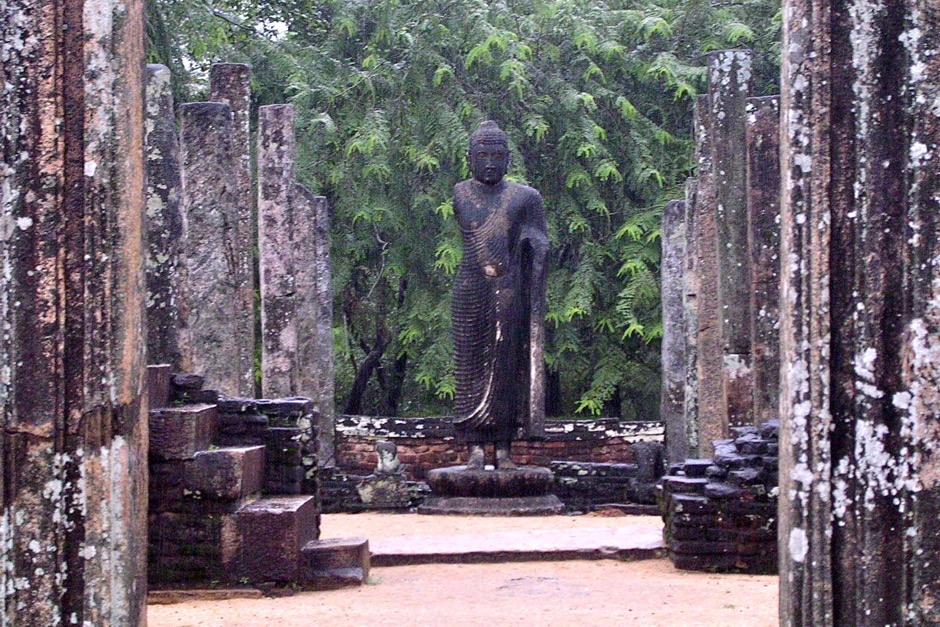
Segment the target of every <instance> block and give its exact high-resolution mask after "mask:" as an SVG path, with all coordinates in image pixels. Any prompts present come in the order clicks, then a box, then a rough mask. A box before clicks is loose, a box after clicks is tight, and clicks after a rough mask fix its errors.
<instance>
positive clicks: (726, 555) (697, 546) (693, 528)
mask: <svg viewBox="0 0 940 627" xmlns="http://www.w3.org/2000/svg"><path fill="white" fill-rule="evenodd" d="M778 432H779V422H778V421H775V420H774V421H768V422H766V423H764V425H762V426H761V427H760V428H756V427H733V428H732V433H734V435H735V437H734V439H728V440H718V441H716V442H714V449H715V456H714V458H712V459H687V460H686V461H685V462H684V463H681V464H675V465H673V466H671V467H670V469H669V473H668V474H667V475H666V476H665V477H663V479H662V482H661V484H660V488H659V499H660V509H661V512H662V516H663V521H664V522H665V526H664V528H663V539H664V541H665V544H666V548H667V550H668V551H669V559H670V560H672V562H673V564H675V565H676V567H677V568H681V569H684V570H706V571H713V572H744V573H768V574H769V573H776V572H777V492H778V489H777V467H778V446H779V445H778Z"/></svg>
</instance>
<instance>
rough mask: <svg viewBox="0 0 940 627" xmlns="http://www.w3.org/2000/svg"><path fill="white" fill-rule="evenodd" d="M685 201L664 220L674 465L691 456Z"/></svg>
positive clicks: (667, 405)
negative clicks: (687, 422)
mask: <svg viewBox="0 0 940 627" xmlns="http://www.w3.org/2000/svg"><path fill="white" fill-rule="evenodd" d="M685 210H686V205H685V201H682V200H674V201H672V202H670V203H667V204H666V208H665V209H664V210H663V218H662V257H661V264H660V268H661V270H660V285H661V293H662V311H663V341H662V368H663V383H662V396H661V399H660V417H661V419H662V421H663V422H665V423H666V449H667V450H666V453H667V456H668V458H669V461H671V462H679V461H681V460H684V459H685V458H686V457H687V456H688V441H687V439H686V429H685V367H686V363H685V330H686V329H685V315H684V307H683V298H682V297H683V293H684V291H685V282H684V277H683V270H684V269H685V243H686V232H685V229H686V224H685Z"/></svg>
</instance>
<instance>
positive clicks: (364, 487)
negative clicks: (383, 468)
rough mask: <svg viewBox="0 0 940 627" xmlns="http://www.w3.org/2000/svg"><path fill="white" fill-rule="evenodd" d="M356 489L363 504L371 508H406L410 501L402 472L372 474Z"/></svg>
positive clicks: (406, 483) (406, 482) (409, 494)
mask: <svg viewBox="0 0 940 627" xmlns="http://www.w3.org/2000/svg"><path fill="white" fill-rule="evenodd" d="M356 490H357V491H358V492H359V499H360V500H361V501H362V503H363V505H368V506H369V507H370V508H373V509H407V508H408V505H409V504H410V502H411V493H410V492H409V491H408V481H407V480H406V479H405V475H404V474H379V473H376V474H372V475H369V476H368V477H366V478H365V479H363V480H362V481H361V482H359V485H357V486H356Z"/></svg>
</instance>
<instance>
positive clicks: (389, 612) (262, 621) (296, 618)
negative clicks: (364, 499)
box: [148, 514, 777, 627]
mask: <svg viewBox="0 0 940 627" xmlns="http://www.w3.org/2000/svg"><path fill="white" fill-rule="evenodd" d="M651 524H657V522H656V520H655V519H651V518H649V517H627V516H623V517H604V516H593V515H589V516H553V517H540V518H468V517H451V516H418V515H394V514H355V515H329V516H324V520H323V537H324V538H328V537H351V536H365V537H368V538H379V537H391V536H410V535H460V534H472V533H480V532H485V531H519V530H524V529H533V530H547V529H557V530H565V529H586V528H591V527H612V526H615V527H618V528H631V526H634V527H637V528H640V527H649V525H651ZM148 624H149V625H150V627H163V626H210V625H220V626H221V625H226V626H239V625H245V626H251V627H256V626H259V625H262V626H267V625H278V626H285V627H290V626H295V625H296V626H300V625H303V626H307V625H374V624H392V625H434V626H441V627H444V626H448V627H449V626H452V625H454V626H458V625H486V624H489V625H492V626H493V627H496V626H502V625H566V626H567V625H592V626H593V625H623V624H630V625H650V626H653V625H670V626H676V627H681V626H693V625H703V626H705V625H708V626H709V627H713V626H716V625H721V626H728V627H731V626H742V627H765V626H766V627H770V626H773V625H777V578H776V577H768V576H747V575H711V574H704V573H689V572H683V571H678V570H676V569H675V568H673V567H672V565H671V564H670V562H669V561H668V560H664V559H656V560H644V561H639V562H621V561H616V560H597V561H563V562H518V563H509V564H434V565H424V566H396V567H387V568H373V569H372V573H371V576H370V578H369V583H368V584H367V585H365V586H362V587H360V588H348V589H344V590H334V591H328V592H302V593H297V594H295V595H293V596H290V597H282V598H262V599H231V600H226V601H191V602H187V603H179V604H174V605H152V606H150V608H149V610H148Z"/></svg>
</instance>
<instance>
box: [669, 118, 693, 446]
mask: <svg viewBox="0 0 940 627" xmlns="http://www.w3.org/2000/svg"><path fill="white" fill-rule="evenodd" d="M695 127H696V128H697V125H695ZM697 196H698V179H694V178H690V179H688V180H687V181H686V184H685V263H684V265H683V270H682V282H683V292H682V310H683V311H682V318H683V320H682V321H683V324H684V327H685V328H684V334H685V394H684V398H683V411H684V414H685V427H684V428H685V449H686V454H685V456H686V457H690V456H693V455H697V454H698V423H699V416H698V302H697V298H698V262H697V259H698V243H697V242H696V241H695V234H696V231H695V215H696V212H697V211H698V208H697V207H698V205H697ZM669 461H670V462H674V463H677V462H678V461H680V460H673V459H672V456H671V455H670V456H669Z"/></svg>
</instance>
